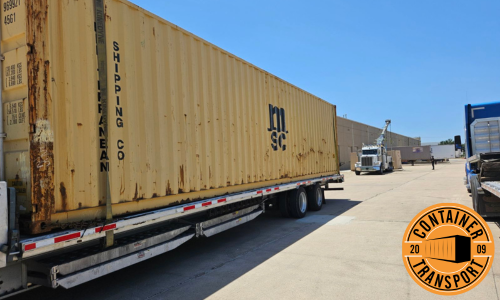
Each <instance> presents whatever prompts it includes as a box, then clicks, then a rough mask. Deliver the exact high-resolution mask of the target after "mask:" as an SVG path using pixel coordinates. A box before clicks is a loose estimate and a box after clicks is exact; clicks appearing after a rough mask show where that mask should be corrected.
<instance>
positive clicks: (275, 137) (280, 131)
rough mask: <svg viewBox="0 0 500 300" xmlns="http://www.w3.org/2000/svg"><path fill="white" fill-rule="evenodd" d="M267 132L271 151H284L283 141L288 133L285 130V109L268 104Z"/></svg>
mask: <svg viewBox="0 0 500 300" xmlns="http://www.w3.org/2000/svg"><path fill="white" fill-rule="evenodd" d="M275 121H276V122H275ZM267 131H270V132H271V142H272V143H271V147H272V148H273V150H274V151H278V149H281V150H283V151H285V150H286V145H285V140H286V134H287V133H288V131H287V130H286V119H285V109H283V108H279V107H277V106H273V105H272V104H269V128H268V129H267Z"/></svg>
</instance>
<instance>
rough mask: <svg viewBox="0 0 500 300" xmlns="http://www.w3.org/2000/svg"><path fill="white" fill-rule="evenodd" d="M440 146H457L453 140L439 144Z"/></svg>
mask: <svg viewBox="0 0 500 300" xmlns="http://www.w3.org/2000/svg"><path fill="white" fill-rule="evenodd" d="M439 145H455V142H454V141H453V139H447V140H446V141H441V142H439Z"/></svg>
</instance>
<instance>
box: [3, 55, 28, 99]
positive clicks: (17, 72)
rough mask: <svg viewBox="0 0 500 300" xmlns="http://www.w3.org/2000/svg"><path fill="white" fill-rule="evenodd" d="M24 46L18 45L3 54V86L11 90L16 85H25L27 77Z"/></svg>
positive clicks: (16, 86)
mask: <svg viewBox="0 0 500 300" xmlns="http://www.w3.org/2000/svg"><path fill="white" fill-rule="evenodd" d="M26 53H27V51H26V46H23V47H19V48H17V49H15V50H12V51H9V52H7V53H5V54H4V56H5V60H4V62H3V81H4V83H3V88H4V90H11V89H14V88H18V87H23V86H26V84H27V82H28V78H27V68H26V64H27V59H26Z"/></svg>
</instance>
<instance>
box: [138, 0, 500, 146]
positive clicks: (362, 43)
mask: <svg viewBox="0 0 500 300" xmlns="http://www.w3.org/2000/svg"><path fill="white" fill-rule="evenodd" d="M132 2H134V3H136V4H137V5H139V6H141V7H143V8H145V9H147V10H149V11H152V12H153V13H155V14H157V15H159V16H160V17H163V18H165V19H167V20H168V21H170V22H172V23H174V24H176V25H178V26H180V27H182V28H184V29H186V30H188V31H190V32H192V33H194V34H196V35H198V36H200V37H202V38H203V39H206V40H208V41H209V42H212V43H214V44H216V45H217V46H220V47H222V48H223V49H225V50H227V51H229V52H232V53H234V54H235V55H237V56H239V57H241V58H243V59H245V60H247V61H249V62H251V63H253V64H255V65H257V66H259V67H261V68H263V69H265V70H266V71H269V72H271V73H273V74H275V75H277V76H279V77H280V78H282V79H284V80H287V81H289V82H291V83H293V84H295V85H297V86H299V87H301V88H303V89H305V90H307V91H309V92H311V93H313V94H315V95H317V96H319V97H321V98H323V99H325V100H327V101H329V102H331V103H333V104H335V105H337V111H338V115H339V116H342V115H344V114H347V117H348V118H349V119H353V120H356V121H359V122H363V123H367V124H370V125H374V126H377V127H382V126H383V125H384V120H385V119H387V118H390V119H392V121H393V126H392V128H393V131H394V132H397V133H401V134H404V135H409V136H421V137H422V140H423V142H433V141H441V140H444V139H448V138H452V137H453V136H455V135H457V134H462V135H463V126H464V125H463V122H464V121H463V120H464V113H463V105H464V104H466V103H482V102H492V101H500V1H498V0H489V1H483V0H474V1H471V0H439V1H435V0H434V1H432V0H418V1H417V0H413V1H402V0H393V1H386V0H377V1H372V0H363V1H361V0H349V1H347V0H342V1H338V0H335V1H326V0H323V1H320V0H309V1H303V0H301V1H298V0H287V1H285V0H283V1H282V0H279V1H278V0H252V1H235V0H182V1H179V0H164V1H157V0H132Z"/></svg>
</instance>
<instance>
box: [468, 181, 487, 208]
mask: <svg viewBox="0 0 500 300" xmlns="http://www.w3.org/2000/svg"><path fill="white" fill-rule="evenodd" d="M470 181H471V182H470V188H471V192H472V193H471V194H472V207H473V208H474V210H475V211H476V212H477V213H478V214H479V215H480V216H484V215H485V214H486V210H485V207H484V200H483V197H484V195H482V194H479V192H478V191H477V189H478V187H480V184H479V179H478V177H477V176H471V180H470Z"/></svg>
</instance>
